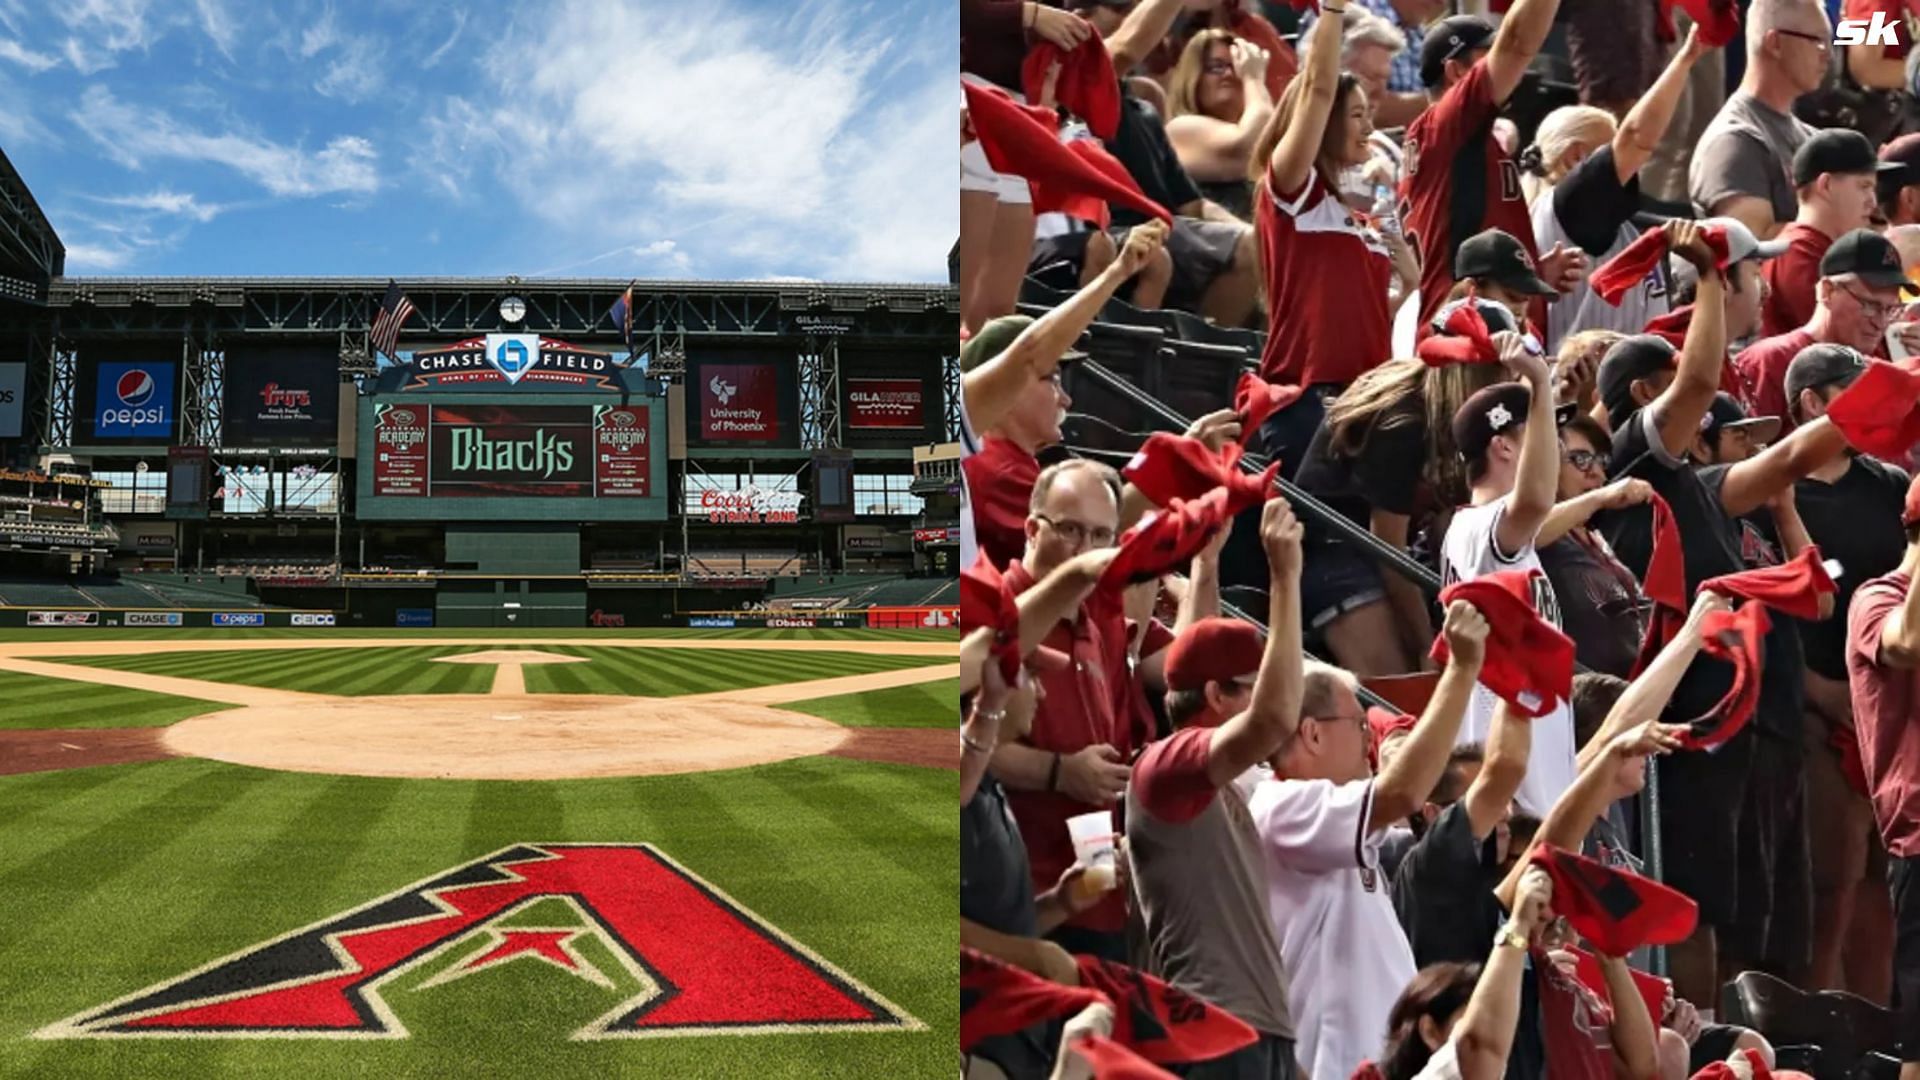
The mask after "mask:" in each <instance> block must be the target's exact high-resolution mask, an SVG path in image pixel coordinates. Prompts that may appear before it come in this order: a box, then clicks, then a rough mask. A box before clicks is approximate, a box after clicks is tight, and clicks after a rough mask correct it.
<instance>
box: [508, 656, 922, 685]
mask: <svg viewBox="0 0 1920 1080" xmlns="http://www.w3.org/2000/svg"><path fill="white" fill-rule="evenodd" d="M545 651H550V652H555V653H561V654H564V655H568V656H578V657H581V658H583V659H586V660H588V661H590V663H587V664H543V665H540V664H529V665H527V667H526V668H524V669H523V670H524V671H525V673H526V679H527V690H528V691H529V692H531V693H546V694H568V693H596V694H622V695H629V696H636V697H674V696H679V695H684V694H707V693H714V692H716V691H720V690H732V689H743V688H746V687H756V686H773V685H780V684H785V683H793V682H807V681H810V680H813V679H830V678H835V677H837V676H841V675H861V674H867V673H871V672H878V671H897V670H901V669H903V668H913V667H931V666H934V665H938V664H944V663H951V662H952V661H951V660H949V659H948V658H945V657H938V656H887V655H884V654H869V653H852V652H846V653H841V652H805V653H801V652H779V651H775V650H771V649H769V650H764V651H763V650H757V649H742V650H733V649H728V650H705V649H672V648H660V649H621V648H617V647H612V648H600V647H595V646H566V647H549V648H548V649H546V650H545Z"/></svg>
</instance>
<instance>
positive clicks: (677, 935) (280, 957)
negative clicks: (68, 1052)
mask: <svg viewBox="0 0 1920 1080" xmlns="http://www.w3.org/2000/svg"><path fill="white" fill-rule="evenodd" d="M499 980H519V981H517V982H511V981H510V982H508V983H507V984H505V985H502V984H501V983H500V982H499ZM489 981H492V985H488V984H489ZM535 1000H538V1001H540V1002H542V1003H550V1002H556V1001H557V1002H560V1003H561V1005H560V1007H561V1008H569V1007H572V1006H573V1005H574V1004H576V1003H577V1004H578V1006H579V1011H580V1016H579V1020H578V1021H577V1022H578V1023H579V1024H581V1025H582V1026H578V1027H577V1028H575V1029H574V1030H572V1031H571V1032H570V1033H567V1034H568V1035H569V1037H571V1038H574V1039H611V1038H646V1037H662V1036H672V1035H719V1034H767V1033H785V1032H816V1031H858V1030H875V1031H879V1030H886V1031H917V1030H922V1029H924V1027H925V1025H923V1024H922V1023H920V1021H918V1020H915V1019H914V1018H913V1017H911V1016H909V1015H907V1014H906V1013H905V1012H903V1011H901V1010H900V1009H899V1008H898V1007H896V1006H894V1005H893V1004H892V1003H890V1002H888V1001H887V1000H886V999H885V998H882V997H881V996H880V995H879V994H877V993H875V992H873V991H872V990H869V989H868V988H866V987H865V986H862V985H860V984H859V983H858V982H856V981H854V980H853V979H852V978H850V977H848V976H847V975H846V974H845V973H843V972H841V971H840V970H839V969H837V968H835V967H834V966H833V965H831V964H829V963H828V962H827V961H825V960H823V959H821V958H820V957H818V956H816V955H814V954H813V953H812V952H811V951H809V950H808V949H807V948H806V947H805V946H804V945H801V944H800V943H799V942H797V941H794V940H793V939H791V938H789V937H787V936H786V935H785V934H783V933H781V932H780V931H779V930H777V929H775V928H774V927H773V926H771V925H770V924H768V923H767V922H766V921H765V920H763V919H761V918H760V917H759V916H757V915H755V914H754V913H752V912H750V911H748V910H747V909H746V908H744V907H741V906H740V905H739V904H738V903H735V902H734V901H733V900H732V899H731V898H730V897H728V896H727V895H726V894H724V893H722V892H721V891H720V890H718V889H716V888H714V887H713V886H712V885H709V884H708V883H707V882H705V881H703V880H701V879H700V878H699V877H698V876H696V875H694V874H693V873H692V872H691V871H689V870H687V869H686V868H685V867H683V866H681V865H679V864H678V863H676V862H674V861H673V860H672V859H670V858H668V857H667V856H666V855H665V854H663V853H662V852H660V851H659V850H657V849H655V848H654V847H653V846H652V845H650V844H519V845H516V846H513V847H509V848H505V849H503V850H501V851H498V852H495V853H494V854H492V855H488V856H486V857H485V858H482V859H478V860H476V861H474V862H471V863H467V864H466V865H464V866H458V867H454V868H453V869H450V870H447V871H445V872H443V873H440V874H437V875H435V876H434V877H432V878H430V879H428V880H426V881H423V882H419V883H417V884H414V885H410V886H407V887H406V888H404V889H401V890H399V891H397V892H393V893H389V894H387V895H386V896H382V897H379V898H377V899H375V900H372V901H370V902H368V903H366V904H363V905H361V906H360V907H357V908H355V909H353V910H352V911H348V912H344V913H342V914H339V915H334V916H330V917H328V918H326V919H323V920H321V921H320V922H318V923H315V924H314V925H312V926H308V927H306V928H304V929H301V930H295V931H293V932H292V933H290V934H286V935H283V936H281V937H278V938H275V939H273V940H271V941H266V942H262V943H261V944H259V945H255V946H253V947H251V948H248V949H246V950H243V951H241V952H239V953H236V954H234V955H232V956H228V957H224V958H222V959H219V960H215V961H214V962H212V963H211V964H208V965H206V966H205V967H202V968H199V969H197V970H194V971H190V972H188V973H186V974H184V975H181V976H179V977H177V978H173V979H169V980H167V981H165V982H163V983H160V984H158V985H155V986H150V987H148V988H146V989H144V990H140V991H137V992H135V993H133V994H131V995H129V996H127V997H124V998H121V999H120V1000H118V1001H114V1002H111V1003H109V1004H107V1005H103V1006H99V1007H97V1008H93V1009H89V1010H87V1011H86V1012H83V1013H80V1014H79V1015H76V1016H72V1017H69V1018H67V1019H65V1020H61V1021H59V1022H57V1023H54V1024H51V1025H49V1026H47V1027H45V1028H42V1029H41V1030H39V1031H37V1032H35V1033H34V1037H36V1038H42V1039H76V1038H129V1037H132V1038H138V1037H150V1038H151V1037H158V1038H219V1037H227V1038H335V1039H340V1038H349V1039H350V1038H371V1039H404V1038H406V1037H407V1036H408V1034H409V1032H408V1028H407V1026H406V1024H405V1023H404V1022H403V1021H402V1019H401V1016H402V1014H406V1015H408V1016H410V1017H412V1018H414V1020H415V1022H416V1023H419V1024H425V1023H428V1022H430V1021H431V1020H432V1019H433V1018H434V1017H435V1016H436V1015H448V1014H449V1013H452V1014H456V1015H458V1014H466V1013H470V1010H472V1009H473V1008H475V1007H476V1003H482V1004H480V1006H479V1007H485V1005H484V1003H486V1002H517V1003H519V1005H526V1004H529V1003H531V1002H533V1001H535ZM500 1007H501V1009H502V1011H505V1010H506V1009H507V1008H508V1007H509V1006H504V1005H502V1006H500ZM511 1007H512V1008H514V1009H515V1010H516V1012H519V1011H520V1009H519V1006H511ZM516 1019H520V1017H518V1016H504V1015H503V1016H501V1017H500V1020H501V1022H502V1023H506V1022H510V1021H513V1020H516ZM566 1023H567V1024H569V1025H572V1024H574V1023H576V1021H572V1020H569V1021H567V1022H566ZM554 1034H555V1036H556V1037H559V1036H561V1035H562V1032H561V1031H556V1032H555V1033H554Z"/></svg>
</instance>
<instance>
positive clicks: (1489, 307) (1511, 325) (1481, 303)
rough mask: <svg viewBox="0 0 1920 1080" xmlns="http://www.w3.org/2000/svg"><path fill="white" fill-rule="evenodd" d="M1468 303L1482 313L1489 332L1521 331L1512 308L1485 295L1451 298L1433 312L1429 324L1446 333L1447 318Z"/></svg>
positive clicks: (1481, 319) (1481, 315) (1437, 331)
mask: <svg viewBox="0 0 1920 1080" xmlns="http://www.w3.org/2000/svg"><path fill="white" fill-rule="evenodd" d="M1468 305H1472V307H1473V310H1475V311H1477V312H1479V313H1480V321H1481V322H1484V323H1486V324H1487V333H1489V334H1498V333H1500V332H1501V331H1502V330H1511V331H1514V332H1515V333H1520V332H1521V328H1520V326H1519V325H1517V324H1516V323H1515V322H1514V318H1513V309H1512V308H1509V307H1508V306H1507V305H1505V304H1502V303H1500V302H1499V301H1497V300H1489V299H1487V298H1486V297H1484V296H1463V297H1461V298H1460V299H1458V300H1449V301H1447V302H1446V303H1444V304H1441V305H1440V310H1439V311H1436V312H1434V313H1433V319H1432V320H1431V321H1430V322H1429V323H1428V325H1429V326H1430V327H1431V328H1432V329H1433V332H1434V333H1436V334H1444V333H1446V332H1447V330H1446V327H1447V320H1448V319H1451V318H1453V313H1454V312H1456V311H1459V310H1460V309H1461V308H1463V307H1467V306H1468Z"/></svg>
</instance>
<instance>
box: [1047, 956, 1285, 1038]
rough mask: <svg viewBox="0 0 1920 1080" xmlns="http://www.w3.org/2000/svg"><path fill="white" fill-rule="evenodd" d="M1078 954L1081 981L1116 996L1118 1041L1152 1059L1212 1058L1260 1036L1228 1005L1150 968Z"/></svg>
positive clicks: (1088, 986) (1082, 983) (1115, 1034)
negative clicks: (1207, 998)
mask: <svg viewBox="0 0 1920 1080" xmlns="http://www.w3.org/2000/svg"><path fill="white" fill-rule="evenodd" d="M1073 959H1074V961H1075V962H1077V963H1078V964H1079V965H1080V985H1081V986H1083V987H1086V988H1089V989H1093V990H1098V991H1100V992H1101V993H1102V994H1105V995H1106V996H1107V997H1108V998H1109V999H1111V1000H1112V1001H1113V1040H1114V1041H1115V1042H1117V1043H1120V1044H1122V1045H1124V1046H1127V1047H1129V1048H1131V1049H1132V1050H1133V1051H1134V1052H1135V1053H1137V1054H1139V1055H1140V1056H1141V1057H1143V1058H1146V1059H1147V1060H1148V1061H1152V1062H1156V1063H1158V1064H1161V1065H1172V1064H1179V1063H1183V1062H1189V1061H1208V1060H1211V1059H1213V1058H1217V1057H1219V1056H1220V1055H1222V1054H1231V1053H1233V1052H1234V1051H1235V1050H1239V1049H1241V1048H1242V1047H1246V1046H1251V1045H1253V1044H1254V1042H1256V1041H1257V1040H1258V1039H1259V1038H1260V1036H1259V1034H1258V1033H1257V1032H1255V1031H1254V1030H1253V1029H1252V1028H1251V1027H1248V1026H1247V1025H1246V1023H1245V1022H1244V1021H1242V1020H1241V1019H1240V1018H1239V1017H1237V1016H1234V1015H1233V1014H1232V1013H1230V1012H1227V1011H1226V1010H1225V1009H1221V1008H1217V1007H1215V1006H1213V1005H1210V1004H1208V1003H1207V1002H1205V1001H1202V1000H1201V999H1199V998H1197V997H1194V996H1193V995H1192V994H1189V993H1187V992H1186V991H1184V990H1180V989H1178V988H1176V987H1172V986H1169V985H1167V984H1166V983H1164V982H1162V981H1160V980H1159V979H1156V978H1154V977H1153V976H1151V975H1148V974H1146V973H1144V972H1141V971H1136V970H1134V969H1133V968H1130V967H1127V966H1126V965H1124V964H1116V963H1114V962H1112V961H1110V960H1102V959H1100V958H1098V957H1093V956H1076V957H1074V958H1073Z"/></svg>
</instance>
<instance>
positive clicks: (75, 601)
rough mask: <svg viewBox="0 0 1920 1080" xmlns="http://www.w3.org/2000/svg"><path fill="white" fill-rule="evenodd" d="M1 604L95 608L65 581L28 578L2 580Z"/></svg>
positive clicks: (0, 581) (0, 584)
mask: <svg viewBox="0 0 1920 1080" xmlns="http://www.w3.org/2000/svg"><path fill="white" fill-rule="evenodd" d="M0 604H6V605H8V606H9V607H94V606H95V605H94V603H93V602H92V601H90V600H88V599H87V598H86V596H84V595H82V594H81V592H80V591H79V590H78V589H76V588H74V587H73V586H72V585H69V584H67V583H66V582H64V581H59V580H55V579H52V578H26V577H5V578H0ZM142 606H145V605H142Z"/></svg>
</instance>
